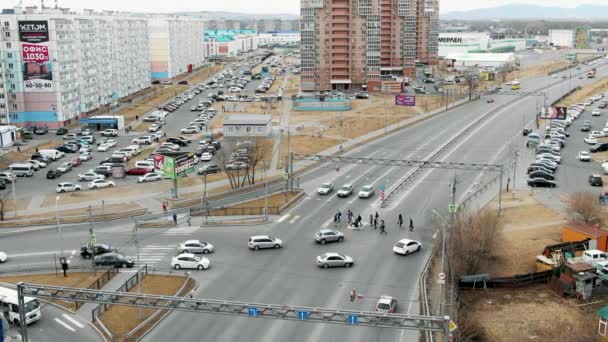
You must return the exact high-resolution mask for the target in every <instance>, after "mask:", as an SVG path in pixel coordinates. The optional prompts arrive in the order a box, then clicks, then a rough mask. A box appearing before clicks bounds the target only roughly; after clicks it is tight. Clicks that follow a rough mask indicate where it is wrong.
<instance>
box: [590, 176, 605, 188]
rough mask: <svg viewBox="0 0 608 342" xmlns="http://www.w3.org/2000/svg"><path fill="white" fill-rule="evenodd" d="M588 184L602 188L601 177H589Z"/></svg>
mask: <svg viewBox="0 0 608 342" xmlns="http://www.w3.org/2000/svg"><path fill="white" fill-rule="evenodd" d="M589 184H591V186H604V182H603V181H602V176H600V175H591V176H589Z"/></svg>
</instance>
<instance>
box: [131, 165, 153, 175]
mask: <svg viewBox="0 0 608 342" xmlns="http://www.w3.org/2000/svg"><path fill="white" fill-rule="evenodd" d="M149 172H150V170H149V169H147V168H144V167H134V168H132V169H128V170H127V174H128V175H135V176H142V175H145V174H146V173H149Z"/></svg>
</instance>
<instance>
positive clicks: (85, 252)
mask: <svg viewBox="0 0 608 342" xmlns="http://www.w3.org/2000/svg"><path fill="white" fill-rule="evenodd" d="M106 253H116V249H114V248H112V247H110V246H108V245H106V244H103V243H94V244H93V245H85V246H81V247H80V256H81V257H83V258H85V259H91V258H92V257H94V256H98V255H101V254H106Z"/></svg>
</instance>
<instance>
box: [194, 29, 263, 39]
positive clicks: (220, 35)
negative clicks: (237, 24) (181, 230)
mask: <svg viewBox="0 0 608 342" xmlns="http://www.w3.org/2000/svg"><path fill="white" fill-rule="evenodd" d="M241 34H255V30H207V31H205V34H204V35H203V40H204V41H206V42H207V41H209V38H215V41H216V42H229V41H232V40H234V36H238V35H241Z"/></svg>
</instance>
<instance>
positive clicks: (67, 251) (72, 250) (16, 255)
mask: <svg viewBox="0 0 608 342" xmlns="http://www.w3.org/2000/svg"><path fill="white" fill-rule="evenodd" d="M63 253H76V250H74V249H70V250H66V251H63ZM52 254H61V251H48V252H34V253H18V254H9V255H8V257H9V258H22V257H28V256H39V255H52Z"/></svg>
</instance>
